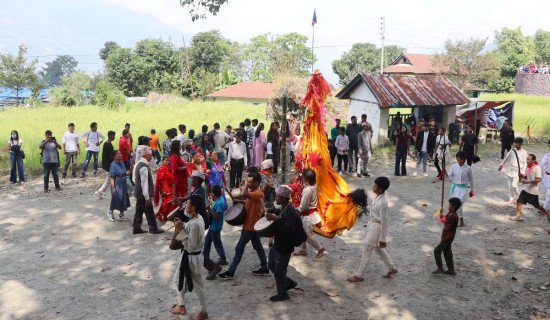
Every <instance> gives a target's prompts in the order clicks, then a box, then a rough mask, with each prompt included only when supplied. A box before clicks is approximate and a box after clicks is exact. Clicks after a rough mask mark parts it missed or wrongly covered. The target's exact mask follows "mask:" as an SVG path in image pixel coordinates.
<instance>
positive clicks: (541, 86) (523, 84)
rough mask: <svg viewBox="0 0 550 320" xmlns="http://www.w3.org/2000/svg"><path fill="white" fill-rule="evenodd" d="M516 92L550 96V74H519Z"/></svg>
mask: <svg viewBox="0 0 550 320" xmlns="http://www.w3.org/2000/svg"><path fill="white" fill-rule="evenodd" d="M516 92H517V93H523V94H528V95H533V96H550V74H540V73H519V74H517V75H516Z"/></svg>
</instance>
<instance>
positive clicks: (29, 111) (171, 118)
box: [0, 102, 269, 173]
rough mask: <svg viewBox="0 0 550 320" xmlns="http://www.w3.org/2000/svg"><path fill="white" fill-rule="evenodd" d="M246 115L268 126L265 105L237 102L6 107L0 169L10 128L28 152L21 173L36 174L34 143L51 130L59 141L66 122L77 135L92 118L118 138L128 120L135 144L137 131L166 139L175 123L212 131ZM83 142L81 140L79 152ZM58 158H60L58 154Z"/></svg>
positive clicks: (38, 164)
mask: <svg viewBox="0 0 550 320" xmlns="http://www.w3.org/2000/svg"><path fill="white" fill-rule="evenodd" d="M246 118H250V119H254V118H256V119H258V120H259V121H260V122H264V123H265V125H266V127H269V124H268V123H266V121H265V118H266V114H265V106H254V105H250V104H243V103H240V102H224V103H219V102H188V103H174V102H169V103H161V104H156V105H147V104H143V103H127V104H125V105H124V106H122V107H121V108H120V109H118V110H110V109H106V108H103V107H98V106H81V107H54V106H46V107H40V108H10V109H6V110H5V111H3V112H0V123H2V126H1V128H0V141H3V142H2V145H3V146H4V147H3V148H1V151H0V169H1V170H2V172H3V173H6V172H7V171H6V170H8V169H9V166H10V164H9V155H8V152H7V143H8V140H9V138H10V132H11V130H17V131H18V132H19V136H20V138H21V139H23V150H24V151H25V154H26V159H25V160H24V164H25V172H29V171H30V172H31V173H36V172H38V171H40V170H41V167H42V166H41V158H40V152H39V149H38V144H39V142H40V141H41V140H42V139H44V132H45V131H46V130H48V129H49V130H51V131H52V132H53V135H54V136H55V137H56V138H57V139H58V140H59V141H61V138H62V136H63V133H64V132H65V131H67V124H68V123H69V122H74V123H75V126H76V130H75V131H76V132H78V133H79V134H81V133H82V132H84V131H86V130H88V129H89V128H90V123H91V122H97V123H98V130H99V131H100V132H102V133H103V134H104V135H105V136H107V131H109V130H114V131H115V132H116V134H117V139H116V140H115V141H116V142H117V143H118V137H119V136H120V134H121V132H122V130H123V129H124V124H125V123H127V122H128V123H130V124H131V125H132V127H131V130H130V131H131V132H132V135H133V136H134V140H135V142H134V143H137V137H138V136H141V135H146V136H149V134H150V130H151V129H153V128H154V129H156V131H157V134H158V135H159V137H160V139H161V142H162V141H164V139H165V138H166V135H165V133H164V132H165V131H166V129H169V128H173V127H174V128H177V127H178V125H179V124H185V125H186V126H187V130H188V131H189V129H194V130H195V132H196V133H199V132H200V130H201V126H202V125H203V124H206V125H208V127H209V130H212V128H213V125H214V123H215V122H218V123H220V126H221V127H222V128H223V129H224V128H225V127H226V126H227V125H228V124H230V125H231V126H233V127H238V125H239V123H240V122H241V121H244V119H246ZM83 146H84V145H83V144H81V152H82V153H83V151H84V149H83ZM82 153H81V155H80V157H79V162H80V164H82V162H83V161H84V159H85V155H84V154H82ZM61 158H62V161H64V160H63V159H64V157H63V156H62V155H61Z"/></svg>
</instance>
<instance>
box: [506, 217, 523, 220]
mask: <svg viewBox="0 0 550 320" xmlns="http://www.w3.org/2000/svg"><path fill="white" fill-rule="evenodd" d="M508 220H510V221H523V219H522V218H516V217H508Z"/></svg>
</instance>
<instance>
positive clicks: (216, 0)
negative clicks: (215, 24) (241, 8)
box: [180, 0, 228, 21]
mask: <svg viewBox="0 0 550 320" xmlns="http://www.w3.org/2000/svg"><path fill="white" fill-rule="evenodd" d="M227 1H228V0H180V6H182V7H186V6H188V7H189V8H190V10H189V14H190V15H191V20H192V21H195V20H198V19H204V18H206V11H208V12H210V13H211V14H212V15H214V16H215V15H217V14H218V12H219V11H220V8H221V6H222V5H223V4H224V3H226V2H227Z"/></svg>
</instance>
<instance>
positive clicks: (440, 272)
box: [432, 269, 445, 274]
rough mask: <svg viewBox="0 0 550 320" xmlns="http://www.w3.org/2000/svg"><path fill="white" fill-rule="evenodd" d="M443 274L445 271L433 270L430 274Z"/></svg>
mask: <svg viewBox="0 0 550 320" xmlns="http://www.w3.org/2000/svg"><path fill="white" fill-rule="evenodd" d="M443 272H445V270H439V269H435V270H434V271H432V274H442V273H443Z"/></svg>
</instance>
